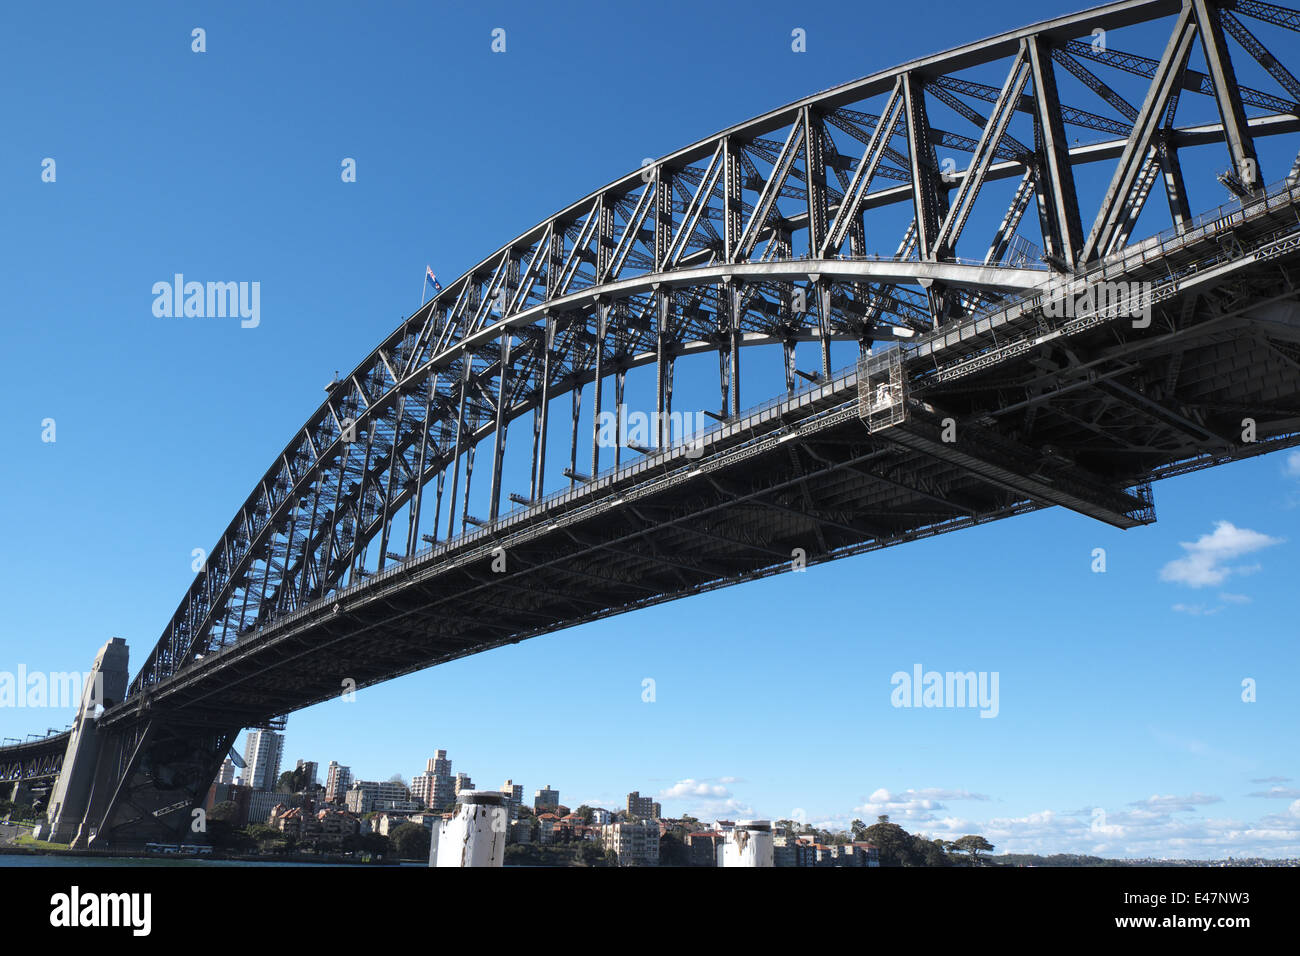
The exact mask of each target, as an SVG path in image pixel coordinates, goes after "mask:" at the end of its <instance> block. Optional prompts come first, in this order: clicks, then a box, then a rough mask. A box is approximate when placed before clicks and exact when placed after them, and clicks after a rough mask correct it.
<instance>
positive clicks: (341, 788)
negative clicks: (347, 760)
mask: <svg viewBox="0 0 1300 956" xmlns="http://www.w3.org/2000/svg"><path fill="white" fill-rule="evenodd" d="M350 786H352V768H351V767H344V766H343V765H342V764H340V763H339V762H338V761H336V760H331V761H330V765H329V767H328V769H327V770H326V773H325V800H326V802H328V803H333V804H340V803H342V802H343V798H344V797H345V796H346V795H347V792H348V787H350Z"/></svg>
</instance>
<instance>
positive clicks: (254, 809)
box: [248, 790, 302, 825]
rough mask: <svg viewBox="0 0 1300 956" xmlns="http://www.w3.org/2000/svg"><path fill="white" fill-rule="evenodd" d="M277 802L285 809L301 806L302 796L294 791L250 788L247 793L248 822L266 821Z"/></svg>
mask: <svg viewBox="0 0 1300 956" xmlns="http://www.w3.org/2000/svg"><path fill="white" fill-rule="evenodd" d="M277 804H283V805H284V808H285V809H286V810H289V809H292V808H294V807H297V806H301V804H302V797H301V796H299V795H298V794H296V793H273V792H272V791H270V790H251V791H249V794H248V823H249V824H250V825H251V824H254V823H266V822H267V821H268V820H270V818H271V811H272V810H274V809H275V808H276V805H277Z"/></svg>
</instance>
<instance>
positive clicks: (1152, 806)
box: [1129, 793, 1223, 811]
mask: <svg viewBox="0 0 1300 956" xmlns="http://www.w3.org/2000/svg"><path fill="white" fill-rule="evenodd" d="M1222 802H1223V798H1222V797H1212V796H1210V795H1209V794H1205V793H1193V794H1191V795H1189V796H1186V797H1177V796H1174V795H1173V794H1168V795H1166V796H1160V795H1159V794H1152V795H1151V796H1149V797H1147V798H1146V799H1145V800H1136V801H1134V802H1133V803H1130V804H1129V806H1130V807H1146V808H1147V809H1149V810H1165V811H1178V810H1193V809H1195V808H1196V807H1203V806H1205V805H1206V804H1210V803H1222Z"/></svg>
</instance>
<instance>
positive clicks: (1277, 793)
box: [1246, 787, 1300, 800]
mask: <svg viewBox="0 0 1300 956" xmlns="http://www.w3.org/2000/svg"><path fill="white" fill-rule="evenodd" d="M1246 796H1248V797H1267V798H1269V799H1272V800H1297V799H1300V790H1297V789H1296V788H1295V787H1269V788H1268V789H1267V790H1256V791H1255V792H1254V793H1248V794H1246Z"/></svg>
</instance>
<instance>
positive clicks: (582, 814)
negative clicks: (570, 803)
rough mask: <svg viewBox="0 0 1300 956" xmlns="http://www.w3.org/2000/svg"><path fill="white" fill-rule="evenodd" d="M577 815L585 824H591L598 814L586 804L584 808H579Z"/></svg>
mask: <svg viewBox="0 0 1300 956" xmlns="http://www.w3.org/2000/svg"><path fill="white" fill-rule="evenodd" d="M577 814H578V819H579V820H581V821H582V822H583V823H584V824H590V823H591V818H592V817H594V816H595V815H596V812H595V811H594V810H592V809H591V807H589V806H587V805H586V804H585V803H584V804H583V805H582V806H580V807H578V809H577Z"/></svg>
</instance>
